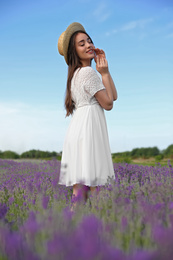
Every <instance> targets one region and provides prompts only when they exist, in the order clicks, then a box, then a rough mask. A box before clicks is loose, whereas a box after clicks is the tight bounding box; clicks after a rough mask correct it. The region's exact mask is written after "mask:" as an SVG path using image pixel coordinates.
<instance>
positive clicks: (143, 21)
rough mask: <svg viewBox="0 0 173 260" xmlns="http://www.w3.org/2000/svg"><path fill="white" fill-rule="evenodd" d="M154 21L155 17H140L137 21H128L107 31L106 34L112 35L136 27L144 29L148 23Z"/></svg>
mask: <svg viewBox="0 0 173 260" xmlns="http://www.w3.org/2000/svg"><path fill="white" fill-rule="evenodd" d="M152 21H153V18H146V19H140V20H136V21H130V22H128V23H125V24H123V25H122V26H120V27H119V28H116V29H113V30H112V31H110V32H106V36H110V35H112V34H115V33H119V32H123V31H131V30H134V29H137V28H139V29H144V28H145V26H146V25H148V24H150V23H151V22H152Z"/></svg>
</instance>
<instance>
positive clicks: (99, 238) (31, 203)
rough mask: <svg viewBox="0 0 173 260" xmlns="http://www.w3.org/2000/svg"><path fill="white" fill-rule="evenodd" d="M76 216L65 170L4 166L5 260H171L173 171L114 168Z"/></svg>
mask: <svg viewBox="0 0 173 260" xmlns="http://www.w3.org/2000/svg"><path fill="white" fill-rule="evenodd" d="M114 169H115V177H116V180H115V181H111V183H110V184H109V185H106V186H105V187H100V188H99V194H98V196H97V197H96V196H95V197H92V196H91V195H90V194H89V198H88V200H87V202H86V203H85V204H84V203H83V202H78V206H77V208H76V210H75V212H71V211H70V208H71V195H72V188H67V187H64V186H61V185H58V184H57V182H58V177H59V170H60V162H59V161H56V160H51V161H40V162H16V161H10V160H0V259H1V260H2V259H3V260H5V259H12V260H15V259H17V260H20V259H22V260H25V259H27V260H37V259H38V260H39V259H45V260H46V259H50V260H51V259H52V260H53V259H63V260H64V259H65V260H66V259H70V260H78V259H81V260H83V259H84V260H89V259H94V260H95V259H96V260H100V259H105V260H107V259H110V260H111V259H118V260H124V259H128V260H134V259H135V260H150V259H151V260H152V259H157V260H160V259H164V260H165V259H173V167H172V165H171V164H170V162H168V164H167V166H164V167H161V165H159V164H157V165H156V166H154V167H153V166H150V167H149V166H139V165H131V164H125V163H124V164H123V163H122V164H121V163H117V164H114Z"/></svg>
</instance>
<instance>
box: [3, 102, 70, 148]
mask: <svg viewBox="0 0 173 260" xmlns="http://www.w3.org/2000/svg"><path fill="white" fill-rule="evenodd" d="M0 122H1V126H0V150H1V151H5V150H13V151H16V152H18V153H22V152H24V151H27V150H30V149H40V150H49V151H53V150H54V151H57V152H59V151H61V150H62V146H63V140H64V137H65V133H66V130H67V125H68V123H69V119H65V111H63V110H58V108H57V107H41V106H40V107H37V108H34V107H32V106H30V105H27V104H21V103H20V104H19V103H13V104H12V103H0Z"/></svg>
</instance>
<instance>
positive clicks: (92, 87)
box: [84, 67, 105, 96]
mask: <svg viewBox="0 0 173 260" xmlns="http://www.w3.org/2000/svg"><path fill="white" fill-rule="evenodd" d="M85 68H86V69H85V75H84V77H85V81H84V90H85V91H86V92H87V93H89V94H90V95H91V96H94V95H95V94H96V93H97V92H98V91H100V90H102V89H105V87H104V85H103V83H102V81H101V79H100V78H99V76H98V74H97V72H96V71H95V70H94V69H93V68H92V67H85Z"/></svg>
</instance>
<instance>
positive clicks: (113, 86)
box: [109, 73, 118, 101]
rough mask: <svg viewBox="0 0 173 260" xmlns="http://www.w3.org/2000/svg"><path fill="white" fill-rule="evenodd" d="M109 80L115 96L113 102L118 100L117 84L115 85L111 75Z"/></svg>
mask: <svg viewBox="0 0 173 260" xmlns="http://www.w3.org/2000/svg"><path fill="white" fill-rule="evenodd" d="M109 79H110V84H111V89H112V94H113V100H114V101H115V100H117V97H118V95H117V90H116V87H115V84H114V81H113V79H112V77H111V74H110V73H109Z"/></svg>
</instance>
